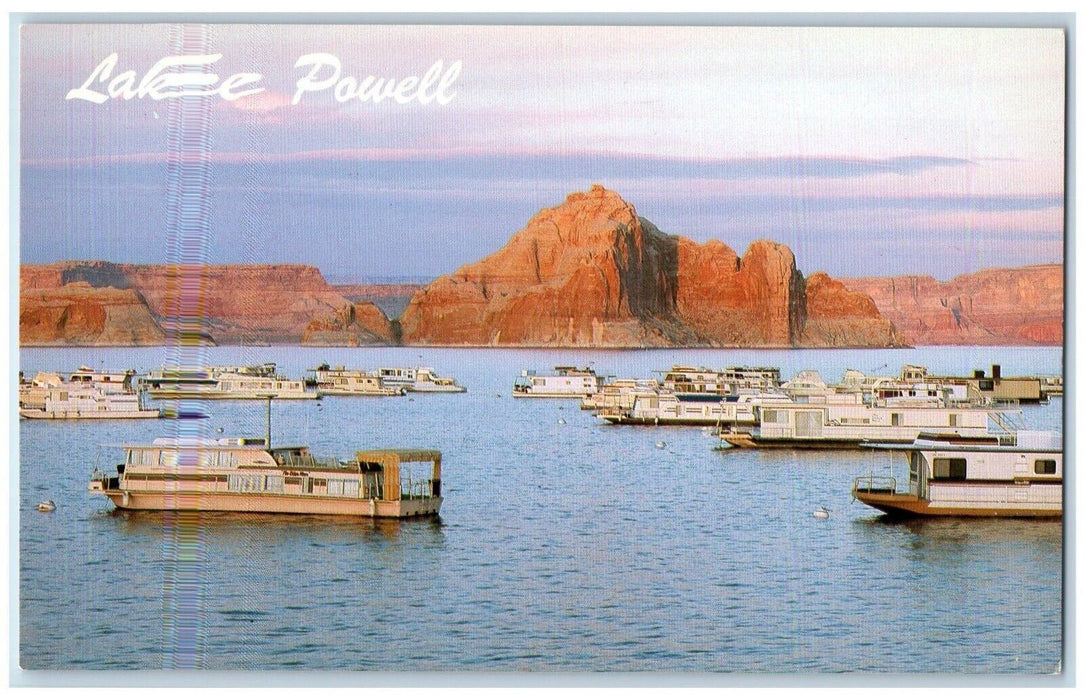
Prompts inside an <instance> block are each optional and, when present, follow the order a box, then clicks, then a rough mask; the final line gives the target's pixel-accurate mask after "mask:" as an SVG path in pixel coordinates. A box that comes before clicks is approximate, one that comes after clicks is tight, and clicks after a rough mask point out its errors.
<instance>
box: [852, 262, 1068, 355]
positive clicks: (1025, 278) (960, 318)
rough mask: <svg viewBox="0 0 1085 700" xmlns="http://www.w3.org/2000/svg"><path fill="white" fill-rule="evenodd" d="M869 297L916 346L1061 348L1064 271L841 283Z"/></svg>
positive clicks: (1049, 268)
mask: <svg viewBox="0 0 1085 700" xmlns="http://www.w3.org/2000/svg"><path fill="white" fill-rule="evenodd" d="M841 282H842V283H843V284H844V285H845V286H846V287H847V288H848V289H850V290H853V291H856V292H861V293H862V294H866V295H869V296H870V297H871V298H872V299H873V300H874V303H875V304H877V307H878V309H879V310H880V311H881V312H882V314H883V315H885V316H886V317H887V318H888V319H890V320H891V321H892V322H893V323H894V325H895V326H896V328H897V330H898V331H899V332H900V333H901V334H902V335H903V336H904V339H905V340H906V341H907V342H909V343H911V344H914V345H1033V344H1035V345H1061V344H1062V342H1063V300H1064V287H1063V266H1062V265H1058V264H1052V265H1030V266H1028V267H1018V268H997V269H990V270H981V271H980V272H975V273H970V274H965V275H959V276H958V277H955V278H953V279H952V280H949V281H948V282H939V281H938V280H935V279H934V278H933V277H926V276H916V275H908V276H901V277H866V278H856V279H844V280H841Z"/></svg>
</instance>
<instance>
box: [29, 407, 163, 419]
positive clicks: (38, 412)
mask: <svg viewBox="0 0 1085 700" xmlns="http://www.w3.org/2000/svg"><path fill="white" fill-rule="evenodd" d="M19 417H20V418H27V419H29V420H106V419H121V420H131V419H135V418H161V417H162V413H161V412H160V411H159V410H157V409H149V410H146V411H46V410H44V409H34V408H23V409H19Z"/></svg>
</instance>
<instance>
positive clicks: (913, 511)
mask: <svg viewBox="0 0 1085 700" xmlns="http://www.w3.org/2000/svg"><path fill="white" fill-rule="evenodd" d="M852 495H853V496H855V499H856V500H857V501H859V502H860V503H863V504H866V505H868V506H870V507H872V508H877V509H878V510H880V511H882V512H884V513H886V514H888V515H892V516H895V517H905V518H915V517H952V518H968V517H983V518H1061V517H1062V506H1061V505H1060V506H1053V505H1052V506H1047V507H1045V506H1043V505H1039V504H1014V503H998V504H990V505H983V506H979V505H975V506H961V505H938V504H937V503H931V502H930V501H928V500H925V499H922V498H918V497H917V496H913V495H911V494H902V493H892V492H885V491H883V492H879V491H871V492H867V491H853V492H852Z"/></svg>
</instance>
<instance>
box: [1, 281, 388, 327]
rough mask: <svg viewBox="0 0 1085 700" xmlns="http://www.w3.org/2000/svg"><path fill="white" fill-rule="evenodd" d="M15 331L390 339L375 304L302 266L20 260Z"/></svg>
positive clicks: (383, 318)
mask: <svg viewBox="0 0 1085 700" xmlns="http://www.w3.org/2000/svg"><path fill="white" fill-rule="evenodd" d="M121 302H123V303H121ZM98 306H100V307H102V308H103V309H107V310H110V313H104V314H103V313H99V312H94V313H93V314H91V316H92V317H93V322H92V323H88V322H87V321H85V318H88V314H90V313H91V312H90V311H89V309H91V308H94V307H98ZM19 329H20V343H21V344H23V345H53V344H67V345H147V344H151V345H158V344H164V343H167V342H181V343H186V344H188V343H226V344H230V343H240V344H264V343H293V344H296V343H311V344H332V345H372V344H389V343H392V342H393V333H392V327H391V324H390V322H389V321H388V319H387V318H386V317H385V316H384V314H383V313H381V312H380V310H379V309H377V308H376V307H375V306H373V304H369V303H359V304H355V303H352V302H350V301H348V300H347V299H345V298H344V297H342V296H341V295H339V294H338V293H336V292H335V291H334V289H332V288H331V287H330V286H329V285H328V284H327V282H326V281H325V280H324V277H323V276H322V275H321V274H320V271H319V270H317V269H316V268H315V267H310V266H306V265H186V266H181V265H118V264H113V263H108V262H101V261H93V262H62V263H53V264H50V265H23V266H22V268H21V270H20V312H19Z"/></svg>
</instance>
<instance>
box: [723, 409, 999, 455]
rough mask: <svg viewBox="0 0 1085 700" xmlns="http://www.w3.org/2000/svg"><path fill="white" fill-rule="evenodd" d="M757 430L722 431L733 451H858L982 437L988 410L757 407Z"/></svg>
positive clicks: (993, 416)
mask: <svg viewBox="0 0 1085 700" xmlns="http://www.w3.org/2000/svg"><path fill="white" fill-rule="evenodd" d="M756 410H757V412H758V413H759V421H758V427H756V428H753V429H751V430H749V431H745V432H740V431H733V432H724V433H721V434H720V438H721V439H722V440H724V441H725V442H727V443H728V444H730V445H731V446H733V447H751V448H773V447H785V448H807V449H858V448H859V446H860V444H861V443H864V442H885V443H904V444H908V443H911V442H913V441H914V440H915V439H916V438H917V437H918V436H919V434H920V433H922V432H930V431H936V432H941V433H946V434H955V435H957V436H958V437H959V438H987V437H989V436H990V434H991V433H990V430H989V427H990V426H989V421H990V420H996V421H997V420H998V415H999V413H1000V412H1001V411H1000V410H999V409H996V408H993V407H979V406H946V405H929V404H928V403H927V402H926V401H923V402H920V403H917V404H908V403H890V404H886V403H873V404H872V403H869V402H861V403H836V402H825V403H815V402H809V401H803V402H796V403H794V404H781V405H772V406H767V405H766V406H761V407H758V408H757V409H756Z"/></svg>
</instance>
